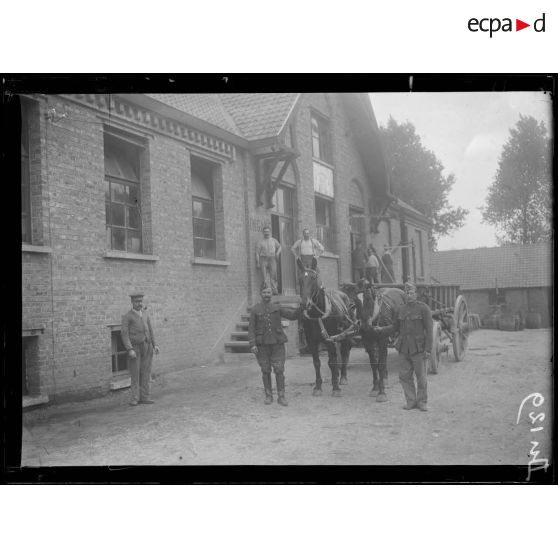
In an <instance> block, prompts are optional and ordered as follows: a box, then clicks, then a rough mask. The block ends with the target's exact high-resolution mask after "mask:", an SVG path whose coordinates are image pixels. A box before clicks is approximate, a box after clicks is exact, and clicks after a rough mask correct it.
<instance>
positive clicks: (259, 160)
mask: <svg viewBox="0 0 558 558" xmlns="http://www.w3.org/2000/svg"><path fill="white" fill-rule="evenodd" d="M297 156H298V152H297V151H295V150H292V149H290V148H286V149H281V150H278V151H272V152H268V153H262V154H258V155H256V198H257V201H256V203H257V205H258V206H262V205H264V203H265V205H266V208H267V209H269V208H271V207H273V203H272V201H271V200H272V199H273V196H274V194H275V191H276V190H277V186H278V185H279V184H280V182H281V180H282V179H283V176H284V175H285V173H286V172H287V169H288V167H289V165H290V164H291V162H292V161H293V160H294V159H295V158H296V157H297ZM281 163H282V166H281V168H280V170H279V174H278V175H277V177H276V178H275V179H274V178H273V173H274V172H275V169H276V168H277V165H279V164H281Z"/></svg>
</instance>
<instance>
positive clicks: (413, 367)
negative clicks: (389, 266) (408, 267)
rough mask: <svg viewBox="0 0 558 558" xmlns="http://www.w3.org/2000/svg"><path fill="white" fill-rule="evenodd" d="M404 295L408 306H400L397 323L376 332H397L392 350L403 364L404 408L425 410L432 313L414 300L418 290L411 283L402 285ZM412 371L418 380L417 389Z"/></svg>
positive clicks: (400, 378)
mask: <svg viewBox="0 0 558 558" xmlns="http://www.w3.org/2000/svg"><path fill="white" fill-rule="evenodd" d="M405 294H406V296H407V303H406V304H404V305H403V306H400V307H399V309H398V311H397V320H396V323H395V324H393V325H391V326H385V327H382V328H377V329H378V331H381V333H383V334H389V333H393V332H397V333H398V336H397V338H396V341H395V348H396V349H397V350H398V351H399V356H400V358H401V365H402V367H401V370H400V371H399V380H400V381H401V385H402V386H403V392H404V394H405V399H406V400H407V403H406V405H405V406H404V407H403V409H405V410H410V409H414V408H418V409H420V410H421V411H427V410H428V407H427V406H426V404H427V400H428V396H427V384H426V361H427V360H428V359H429V358H430V347H432V330H433V322H432V313H431V312H430V308H429V307H428V306H427V305H426V304H424V302H419V301H418V300H417V288H416V286H415V285H414V284H413V283H411V282H407V283H405ZM413 372H414V374H415V376H416V377H417V385H416V388H415V381H414V378H413Z"/></svg>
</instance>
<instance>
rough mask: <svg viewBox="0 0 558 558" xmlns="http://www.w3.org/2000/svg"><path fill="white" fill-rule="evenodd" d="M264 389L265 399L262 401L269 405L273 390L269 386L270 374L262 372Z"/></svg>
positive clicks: (271, 400)
mask: <svg viewBox="0 0 558 558" xmlns="http://www.w3.org/2000/svg"><path fill="white" fill-rule="evenodd" d="M262 379H263V385H264V391H265V400H264V403H265V404H266V405H271V404H272V403H273V391H272V388H271V374H262Z"/></svg>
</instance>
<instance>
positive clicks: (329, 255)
mask: <svg viewBox="0 0 558 558" xmlns="http://www.w3.org/2000/svg"><path fill="white" fill-rule="evenodd" d="M320 257H321V258H330V259H332V260H338V259H339V256H338V255H337V254H334V253H333V252H324V253H323V254H322V255H321V256H320Z"/></svg>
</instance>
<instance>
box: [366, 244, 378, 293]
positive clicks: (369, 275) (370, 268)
mask: <svg viewBox="0 0 558 558" xmlns="http://www.w3.org/2000/svg"><path fill="white" fill-rule="evenodd" d="M378 267H379V262H378V258H377V257H376V250H374V246H372V244H370V247H369V248H368V258H367V259H366V279H367V280H368V282H369V283H378Z"/></svg>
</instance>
